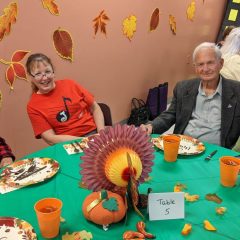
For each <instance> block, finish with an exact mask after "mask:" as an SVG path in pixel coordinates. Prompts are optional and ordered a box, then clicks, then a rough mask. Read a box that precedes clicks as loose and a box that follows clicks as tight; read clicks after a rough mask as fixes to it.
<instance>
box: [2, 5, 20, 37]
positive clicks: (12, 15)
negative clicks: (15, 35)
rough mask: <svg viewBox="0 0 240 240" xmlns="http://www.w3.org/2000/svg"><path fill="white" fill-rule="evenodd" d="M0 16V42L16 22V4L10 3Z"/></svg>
mask: <svg viewBox="0 0 240 240" xmlns="http://www.w3.org/2000/svg"><path fill="white" fill-rule="evenodd" d="M3 12H4V14H3V15H2V16H0V41H1V40H2V39H3V37H4V36H6V35H8V34H9V33H10V31H11V27H12V24H13V23H15V22H16V21H17V14H18V5H17V3H16V2H12V3H10V4H9V5H8V6H7V7H6V8H5V9H4V10H3Z"/></svg>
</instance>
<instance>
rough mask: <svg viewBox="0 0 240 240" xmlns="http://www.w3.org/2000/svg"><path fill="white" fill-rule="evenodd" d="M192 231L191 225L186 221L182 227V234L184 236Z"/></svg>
mask: <svg viewBox="0 0 240 240" xmlns="http://www.w3.org/2000/svg"><path fill="white" fill-rule="evenodd" d="M191 231H192V225H191V224H190V223H186V224H185V225H184V227H183V229H182V232H181V233H182V235H184V236H186V235H188V234H189V233H190V232H191Z"/></svg>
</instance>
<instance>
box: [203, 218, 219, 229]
mask: <svg viewBox="0 0 240 240" xmlns="http://www.w3.org/2000/svg"><path fill="white" fill-rule="evenodd" d="M203 226H204V228H205V229H206V230H208V231H216V230H217V229H216V228H215V227H214V226H213V225H212V224H211V223H210V222H209V221H208V220H204V221H203Z"/></svg>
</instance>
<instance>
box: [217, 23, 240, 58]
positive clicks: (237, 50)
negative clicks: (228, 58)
mask: <svg viewBox="0 0 240 240" xmlns="http://www.w3.org/2000/svg"><path fill="white" fill-rule="evenodd" d="M221 51H222V54H223V55H235V54H240V27H237V28H234V29H233V30H232V31H231V32H230V33H229V35H228V36H227V37H226V40H225V42H224V45H223V46H222V48H221Z"/></svg>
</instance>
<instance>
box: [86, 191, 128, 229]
mask: <svg viewBox="0 0 240 240" xmlns="http://www.w3.org/2000/svg"><path fill="white" fill-rule="evenodd" d="M82 211H83V215H84V217H85V218H86V219H88V220H89V221H92V222H94V223H96V224H99V225H103V226H108V225H109V224H111V223H116V222H119V221H120V220H122V219H123V217H124V216H125V214H126V205H125V203H124V200H123V198H122V197H121V196H120V195H119V194H117V193H113V192H110V191H106V190H102V191H99V192H93V193H91V194H90V195H88V196H87V197H86V198H85V200H84V202H83V205H82Z"/></svg>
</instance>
